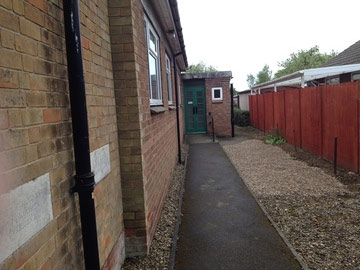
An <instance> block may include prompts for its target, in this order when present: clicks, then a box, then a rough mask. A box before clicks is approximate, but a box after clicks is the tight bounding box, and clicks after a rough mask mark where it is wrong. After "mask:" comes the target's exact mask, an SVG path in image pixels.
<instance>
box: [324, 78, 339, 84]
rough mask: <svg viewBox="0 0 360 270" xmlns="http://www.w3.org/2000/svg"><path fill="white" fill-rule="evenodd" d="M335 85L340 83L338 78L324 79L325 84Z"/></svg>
mask: <svg viewBox="0 0 360 270" xmlns="http://www.w3.org/2000/svg"><path fill="white" fill-rule="evenodd" d="M337 83H340V78H339V77H333V78H327V79H326V84H337Z"/></svg>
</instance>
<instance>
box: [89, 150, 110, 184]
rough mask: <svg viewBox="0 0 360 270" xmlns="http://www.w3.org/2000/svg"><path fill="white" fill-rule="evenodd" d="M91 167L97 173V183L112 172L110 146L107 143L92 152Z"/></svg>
mask: <svg viewBox="0 0 360 270" xmlns="http://www.w3.org/2000/svg"><path fill="white" fill-rule="evenodd" d="M90 159H91V169H92V171H93V173H94V174H95V183H99V182H100V181H101V180H103V179H104V178H105V176H107V175H108V174H109V173H110V147H109V145H108V144H107V145H105V146H103V147H101V148H98V149H96V150H95V151H93V152H91V154H90Z"/></svg>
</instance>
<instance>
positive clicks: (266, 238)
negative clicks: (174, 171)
mask: <svg viewBox="0 0 360 270" xmlns="http://www.w3.org/2000/svg"><path fill="white" fill-rule="evenodd" d="M191 142H193V143H194V144H191V145H190V153H189V159H188V166H187V172H186V180H185V193H184V201H183V210H182V213H183V217H182V223H181V225H180V233H179V240H178V244H177V245H178V247H177V252H176V257H175V260H176V264H175V269H184V270H190V269H196V270H200V269H227V270H228V269H244V270H251V269H256V270H263V269H274V270H275V269H276V270H282V269H301V268H300V266H299V264H298V262H297V261H296V260H295V259H294V258H293V255H292V253H291V252H290V250H289V249H288V247H287V246H286V245H285V244H284V242H283V241H282V239H281V238H280V236H279V235H278V234H277V232H276V230H275V229H274V228H273V227H272V226H271V225H270V222H269V221H268V220H267V218H266V217H265V215H264V214H263V212H262V211H261V209H260V207H259V206H258V205H257V203H256V201H255V200H254V199H253V197H252V196H251V194H250V193H249V191H248V189H247V187H246V186H245V184H244V183H243V181H242V180H241V178H240V177H239V175H238V174H237V172H236V171H235V169H234V168H233V166H232V164H231V163H230V161H229V160H228V158H227V157H226V155H225V153H224V151H223V150H222V148H221V147H220V145H219V144H217V143H214V144H212V143H199V141H198V140H194V139H193V138H192V139H191V138H190V143H191ZM244 158H246V157H244Z"/></svg>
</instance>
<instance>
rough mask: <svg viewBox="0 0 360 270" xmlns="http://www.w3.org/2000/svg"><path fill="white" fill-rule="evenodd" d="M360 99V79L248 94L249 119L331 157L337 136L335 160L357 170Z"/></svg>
mask: <svg viewBox="0 0 360 270" xmlns="http://www.w3.org/2000/svg"><path fill="white" fill-rule="evenodd" d="M359 99H360V83H359V82H353V83H343V84H336V85H326V86H320V87H312V88H304V89H296V90H293V89H292V90H285V91H282V92H277V93H267V94H262V95H254V96H249V104H250V120H251V123H252V125H253V126H254V127H256V128H258V129H260V130H262V131H264V130H265V131H267V132H269V131H272V130H278V132H279V133H280V134H281V135H282V136H284V137H285V139H286V140H287V141H288V142H289V143H291V144H294V143H296V145H298V146H299V147H302V148H304V149H306V150H308V151H310V152H312V153H314V154H317V155H319V156H322V157H324V158H326V159H328V160H331V161H332V160H333V159H334V156H333V155H334V154H333V153H334V138H335V137H337V138H338V157H337V160H338V163H339V164H340V165H342V166H344V167H346V168H349V169H352V170H354V171H357V172H359V169H360V165H359V163H360V156H359V155H360V149H359V148H360V143H359V140H360V136H359V132H360V130H359V129H360V128H359V121H360V112H359Z"/></svg>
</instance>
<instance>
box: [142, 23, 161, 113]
mask: <svg viewBox="0 0 360 270" xmlns="http://www.w3.org/2000/svg"><path fill="white" fill-rule="evenodd" d="M145 24H146V42H147V53H148V73H149V96H150V105H151V106H152V105H163V101H162V88H161V70H160V46H159V37H158V35H157V34H156V32H155V30H154V28H153V27H152V25H151V23H150V21H149V20H148V18H146V17H145ZM150 33H151V34H152V35H153V36H154V37H155V39H156V44H155V46H156V51H154V50H152V49H151V48H150ZM150 57H154V58H155V61H156V73H157V78H156V80H157V88H158V89H157V94H158V96H159V98H153V97H152V84H151V75H150Z"/></svg>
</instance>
